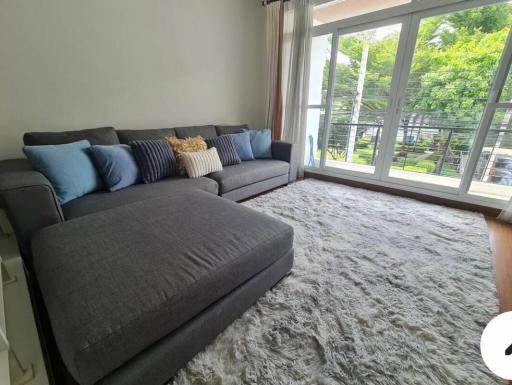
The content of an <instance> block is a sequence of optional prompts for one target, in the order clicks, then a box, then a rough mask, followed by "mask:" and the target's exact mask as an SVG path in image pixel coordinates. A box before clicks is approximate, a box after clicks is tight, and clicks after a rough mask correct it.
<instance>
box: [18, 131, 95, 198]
mask: <svg viewBox="0 0 512 385" xmlns="http://www.w3.org/2000/svg"><path fill="white" fill-rule="evenodd" d="M90 147H91V144H90V143H89V141H88V140H81V141H79V142H74V143H67V144H56V145H45V146H25V147H23V152H24V153H25V155H26V156H27V158H28V159H29V160H30V163H32V167H33V168H34V169H35V170H37V171H39V172H40V173H41V174H43V175H44V176H46V178H48V180H49V181H50V182H51V184H52V186H53V188H54V189H55V192H56V194H57V199H58V201H59V203H60V204H61V205H62V204H64V203H66V202H69V201H70V200H72V199H75V198H79V197H81V196H83V195H85V194H88V193H91V192H93V191H96V190H99V189H100V188H101V187H102V185H101V179H100V177H99V175H98V172H97V171H96V169H95V168H94V164H93V163H92V160H91V158H90V157H89V155H88V154H87V150H88V149H89V148H90Z"/></svg>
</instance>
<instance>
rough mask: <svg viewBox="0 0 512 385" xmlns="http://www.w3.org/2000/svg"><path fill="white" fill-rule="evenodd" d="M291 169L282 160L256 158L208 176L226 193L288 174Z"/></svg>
mask: <svg viewBox="0 0 512 385" xmlns="http://www.w3.org/2000/svg"><path fill="white" fill-rule="evenodd" d="M289 169H290V165H289V164H288V163H286V162H283V161H281V160H273V159H256V160H252V161H250V162H242V163H240V164H236V165H234V166H227V167H224V169H223V170H222V171H219V172H214V173H212V174H209V175H208V178H212V179H213V180H215V181H216V182H217V183H218V184H219V193H220V194H224V193H226V192H228V191H231V190H235V189H237V188H240V187H244V186H248V185H250V184H252V183H256V182H261V181H263V180H266V179H270V178H273V177H276V176H281V175H288V171H289Z"/></svg>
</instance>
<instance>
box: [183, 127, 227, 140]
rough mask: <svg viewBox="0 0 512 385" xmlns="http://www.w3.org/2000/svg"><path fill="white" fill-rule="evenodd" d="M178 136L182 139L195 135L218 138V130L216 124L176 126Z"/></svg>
mask: <svg viewBox="0 0 512 385" xmlns="http://www.w3.org/2000/svg"><path fill="white" fill-rule="evenodd" d="M174 131H176V136H177V137H178V138H180V139H184V138H192V137H194V136H198V135H199V136H201V137H203V138H204V139H206V138H216V137H217V136H218V135H217V131H215V127H214V126H211V125H209V126H191V127H175V128H174Z"/></svg>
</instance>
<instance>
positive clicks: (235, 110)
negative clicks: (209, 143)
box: [0, 0, 265, 159]
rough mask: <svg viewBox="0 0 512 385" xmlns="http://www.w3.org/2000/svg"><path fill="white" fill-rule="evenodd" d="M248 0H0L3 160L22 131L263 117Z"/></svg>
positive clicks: (255, 8) (256, 20)
mask: <svg viewBox="0 0 512 385" xmlns="http://www.w3.org/2000/svg"><path fill="white" fill-rule="evenodd" d="M264 24H265V12H264V8H263V7H262V6H261V3H260V2H259V1H255V0H44V1H42V0H0V159H6V158H12V157H15V156H19V155H20V154H21V146H22V135H23V133H24V132H26V131H46V130H48V131H61V130H67V129H81V128H91V127H98V126H105V125H113V126H114V127H116V128H157V127H173V126H180V125H193V124H209V123H219V124H223V123H232V124H237V123H248V124H250V125H252V126H261V125H263V123H264V104H265V97H264V84H265V81H264V80H265V76H264V63H265V59H264V53H265V46H264V45H265V36H264V33H265V32H264V31H265V29H264V27H265V26H264Z"/></svg>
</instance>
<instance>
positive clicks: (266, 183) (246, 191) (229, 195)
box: [222, 174, 288, 202]
mask: <svg viewBox="0 0 512 385" xmlns="http://www.w3.org/2000/svg"><path fill="white" fill-rule="evenodd" d="M286 184H288V175H287V174H285V175H281V176H276V177H274V178H270V179H265V180H263V181H261V182H256V183H253V184H250V185H247V186H243V187H240V188H237V189H236V190H231V191H228V192H226V193H224V194H222V197H223V198H226V199H229V200H232V201H235V202H240V201H242V200H244V199H247V198H250V197H252V196H254V195H257V194H261V193H264V192H266V191H269V190H272V189H274V188H276V187H279V186H284V185H286Z"/></svg>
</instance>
